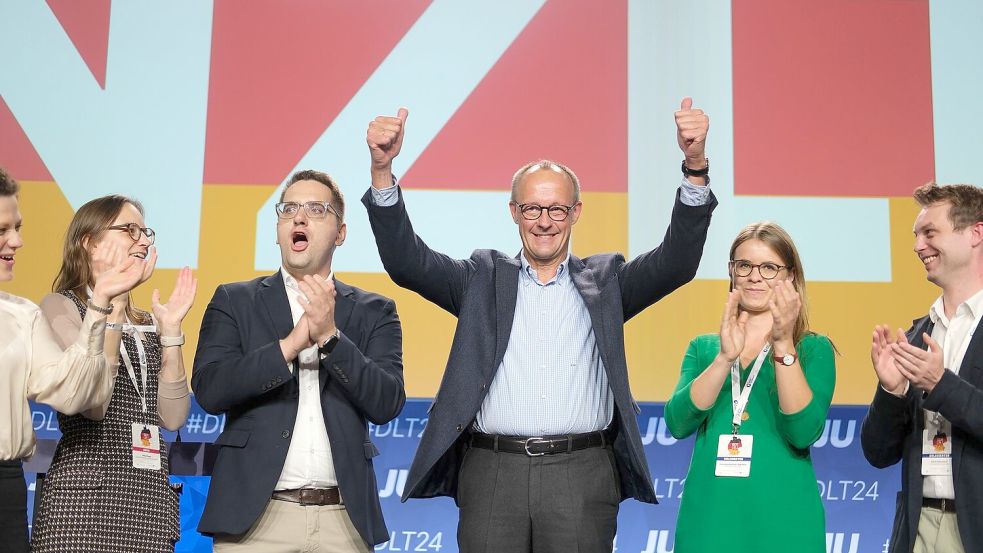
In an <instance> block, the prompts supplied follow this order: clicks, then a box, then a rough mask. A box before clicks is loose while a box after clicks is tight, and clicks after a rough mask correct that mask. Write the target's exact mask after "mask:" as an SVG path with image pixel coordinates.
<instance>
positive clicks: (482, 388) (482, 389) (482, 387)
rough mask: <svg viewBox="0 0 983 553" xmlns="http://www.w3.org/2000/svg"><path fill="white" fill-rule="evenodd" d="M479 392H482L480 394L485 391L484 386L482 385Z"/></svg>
mask: <svg viewBox="0 0 983 553" xmlns="http://www.w3.org/2000/svg"><path fill="white" fill-rule="evenodd" d="M481 391H482V392H484V391H485V385H484V384H482V385H481Z"/></svg>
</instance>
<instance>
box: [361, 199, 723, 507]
mask: <svg viewBox="0 0 983 553" xmlns="http://www.w3.org/2000/svg"><path fill="white" fill-rule="evenodd" d="M370 193H371V190H370V191H369V192H367V193H366V194H365V196H364V197H363V198H362V202H363V203H364V204H365V205H366V206H367V207H368V210H369V222H370V223H371V224H372V231H373V232H374V233H375V239H376V244H377V246H378V248H379V255H380V256H381V258H382V262H383V265H384V266H385V268H386V271H387V272H388V273H389V276H390V277H392V279H393V280H394V281H395V282H396V284H399V285H400V286H403V287H405V288H409V289H411V290H414V291H416V292H417V293H419V294H420V295H422V296H423V297H424V298H426V299H428V300H430V301H432V302H433V303H435V304H437V305H438V306H440V307H442V308H443V309H445V310H447V311H449V312H450V313H451V314H453V315H455V316H457V318H458V323H457V331H456V332H455V335H454V342H453V344H452V345H451V351H450V357H449V359H448V361H447V367H446V369H445V370H444V377H443V381H442V382H441V384H440V390H439V391H438V393H437V397H436V398H435V399H434V403H433V405H432V406H431V407H430V418H429V421H428V422H427V429H426V431H425V432H424V434H423V437H422V439H421V441H420V447H419V449H418V450H417V452H416V456H415V458H414V459H413V465H412V467H411V468H410V473H409V476H408V477H407V483H406V487H405V489H404V492H403V500H404V501H405V500H406V499H407V498H409V497H433V496H438V495H449V496H452V497H455V496H456V492H457V474H458V468H459V463H460V455H461V450H462V447H463V445H464V444H463V442H464V440H462V436H464V435H466V434H467V431H468V430H469V428H470V427H471V424H472V421H473V420H474V418H475V416H476V415H477V413H478V409H479V407H480V406H481V402H482V401H483V399H484V397H485V394H486V393H487V392H488V387H489V385H490V384H491V382H492V379H493V378H494V377H495V372H496V371H497V370H498V367H499V365H500V364H501V363H502V358H503V356H504V355H505V349H506V347H507V346H508V339H509V334H510V332H511V330H512V319H513V318H514V315H515V305H516V295H517V293H518V286H519V268H520V262H519V259H518V258H517V257H514V256H510V255H506V254H504V253H502V252H497V251H492V250H476V251H475V252H474V253H473V254H472V255H471V257H470V258H469V259H463V260H457V259H451V258H450V257H448V256H446V255H443V254H440V253H437V252H435V251H433V250H431V249H430V248H428V247H427V245H426V244H424V243H423V241H422V240H421V239H420V238H419V237H418V236H416V234H415V233H414V232H413V227H412V225H411V224H410V220H409V216H408V215H407V214H406V209H405V207H404V205H403V199H402V193H400V198H399V201H398V203H397V204H396V205H394V206H391V207H381V206H377V205H374V204H373V203H372V202H371V200H370ZM716 203H717V202H716V199H715V198H713V197H712V196H711V197H710V201H709V203H708V204H707V205H704V206H699V207H690V206H686V205H683V204H682V203H681V202H680V201H679V199H678V195H677V199H676V204H675V207H674V208H673V214H672V221H671V223H670V225H669V230H668V231H667V232H666V235H665V238H664V240H663V243H662V245H661V246H659V247H658V248H656V249H655V250H652V251H650V252H647V253H644V254H642V255H640V256H638V257H637V258H635V259H634V260H632V261H631V262H630V263H626V262H625V259H624V257H623V256H622V255H621V254H602V255H595V256H591V257H588V258H586V259H578V258H577V257H574V256H571V258H570V262H569V269H570V277H571V278H572V280H573V283H574V286H576V287H577V290H578V291H579V292H580V295H581V296H582V297H583V299H584V303H585V304H586V306H587V311H588V312H589V313H590V318H591V322H592V324H593V330H594V337H595V339H596V340H597V347H598V350H599V351H600V355H601V359H602V360H603V362H604V368H605V370H606V371H607V376H608V382H609V383H610V386H611V390H612V392H613V394H614V399H615V419H616V420H615V422H614V424H616V425H617V428H618V435H617V438H616V439H615V441H614V452H615V457H616V459H617V464H618V469H619V477H620V480H621V490H622V496H623V497H634V498H636V499H638V500H640V501H646V502H650V503H656V498H655V490H653V488H652V478H651V476H650V475H649V470H648V463H647V462H646V460H645V453H644V451H643V450H642V442H641V437H640V435H639V432H638V421H637V419H636V418H635V417H636V414H637V413H638V412H639V410H638V405H637V404H636V403H635V402H634V400H633V399H632V396H631V391H630V390H629V389H628V367H627V362H626V360H625V337H624V323H625V321H627V320H628V319H630V318H631V317H633V316H635V315H636V314H638V313H639V312H640V311H642V310H643V309H645V308H646V307H648V306H649V305H652V304H653V303H655V302H656V301H657V300H659V299H660V298H662V297H663V296H665V295H666V294H668V293H669V292H672V291H673V290H675V289H676V288H678V287H680V286H682V285H683V284H685V283H686V282H689V281H690V280H692V278H693V277H694V276H695V274H696V269H697V267H698V265H699V263H700V257H701V256H702V254H703V245H704V242H705V241H706V235H707V228H708V227H709V224H710V214H711V212H712V211H713V208H714V207H715V206H716Z"/></svg>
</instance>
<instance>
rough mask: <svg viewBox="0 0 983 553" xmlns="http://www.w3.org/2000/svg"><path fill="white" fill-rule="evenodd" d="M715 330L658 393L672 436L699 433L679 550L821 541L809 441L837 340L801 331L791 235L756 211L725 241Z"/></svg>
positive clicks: (792, 546)
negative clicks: (724, 275) (664, 395)
mask: <svg viewBox="0 0 983 553" xmlns="http://www.w3.org/2000/svg"><path fill="white" fill-rule="evenodd" d="M729 274H730V278H731V291H730V296H729V297H728V299H727V305H726V307H725V308H724V314H723V320H722V321H721V324H720V333H719V334H709V335H704V336H699V337H697V338H694V339H693V341H691V342H690V344H689V349H688V350H687V351H686V355H685V357H684V358H683V364H682V374H681V375H680V378H679V383H678V384H677V385H676V390H675V392H674V393H673V395H672V397H671V398H670V400H669V402H668V403H667V404H666V412H665V419H666V424H667V426H668V427H669V431H670V432H671V433H672V435H673V436H675V437H676V438H685V437H687V436H689V435H691V434H693V433H696V444H695V447H694V449H693V459H692V461H691V463H690V468H689V473H688V475H687V477H686V484H685V492H684V494H683V499H682V502H681V504H680V508H679V518H678V520H677V523H676V541H675V548H674V551H675V552H676V553H693V552H697V553H701V552H708V553H709V552H718V551H755V552H757V553H769V552H779V551H782V552H784V551H796V552H797V553H811V552H815V553H821V552H824V551H826V549H825V545H826V534H825V532H826V530H825V515H824V513H823V506H822V502H821V500H820V497H819V490H818V489H817V487H816V475H815V472H814V471H813V468H812V461H811V458H810V455H809V447H810V446H811V445H812V444H813V442H815V441H816V439H818V438H819V436H820V434H821V433H822V431H823V427H824V425H825V423H826V413H827V411H828V410H829V404H830V402H831V401H832V397H833V386H834V384H835V380H836V369H835V364H834V359H833V353H834V349H833V345H832V343H831V342H830V341H829V339H827V338H826V337H824V336H820V335H818V334H816V333H814V332H812V331H810V330H809V319H808V310H807V306H806V290H805V273H804V272H803V270H802V262H801V261H800V259H799V254H798V252H797V251H796V248H795V244H794V243H793V242H792V239H791V237H790V236H789V235H788V233H786V232H785V230H784V229H782V228H781V227H780V226H778V225H776V224H773V223H768V222H762V223H756V224H752V225H749V226H748V227H745V228H744V229H743V230H742V231H741V232H740V233H739V234H738V236H737V238H736V239H735V240H734V243H733V245H731V248H730V263H729Z"/></svg>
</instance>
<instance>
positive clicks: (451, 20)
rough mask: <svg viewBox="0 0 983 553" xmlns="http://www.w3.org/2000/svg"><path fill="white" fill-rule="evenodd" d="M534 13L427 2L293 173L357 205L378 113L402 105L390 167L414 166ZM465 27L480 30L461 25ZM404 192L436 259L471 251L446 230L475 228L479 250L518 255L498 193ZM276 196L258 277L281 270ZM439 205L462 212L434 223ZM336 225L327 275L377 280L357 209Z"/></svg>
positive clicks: (515, 2) (525, 4) (536, 4)
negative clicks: (330, 184) (344, 228)
mask: <svg viewBox="0 0 983 553" xmlns="http://www.w3.org/2000/svg"><path fill="white" fill-rule="evenodd" d="M542 5H543V0H536V1H525V0H508V1H499V2H489V1H486V0H467V1H462V0H436V1H435V2H434V3H433V4H431V5H430V7H428V8H427V10H426V11H425V12H424V13H423V15H422V16H420V18H419V19H418V20H417V21H416V23H415V24H414V25H413V27H412V28H411V29H410V30H409V31H408V32H407V33H406V35H405V36H404V37H403V38H402V40H400V41H399V43H398V44H397V45H396V47H395V48H393V51H392V52H390V53H389V56H387V57H386V59H385V60H383V62H382V63H381V64H380V65H379V67H378V68H377V69H376V70H375V72H374V73H373V74H372V75H371V76H370V77H369V79H368V80H367V81H366V82H365V84H364V85H363V86H362V88H361V89H360V90H359V91H358V92H357V93H356V94H355V96H354V97H352V100H351V101H350V102H349V103H348V105H346V106H345V107H344V109H342V110H341V112H340V113H339V114H338V117H337V118H335V120H334V121H333V122H332V123H331V125H330V126H329V127H328V128H327V129H326V130H325V131H324V134H322V135H321V136H320V138H318V140H317V142H316V143H315V144H314V145H313V146H312V147H311V149H310V150H309V151H308V152H307V154H305V155H304V157H303V158H302V159H301V160H300V163H298V164H297V167H295V168H294V170H297V169H301V168H315V169H320V170H324V171H327V172H328V173H330V174H331V176H332V177H334V178H335V180H337V181H338V183H340V186H341V189H342V193H344V194H345V197H346V198H348V202H349V203H350V204H354V203H356V202H357V201H358V200H359V199H360V198H361V197H362V194H364V193H365V190H367V189H368V187H369V169H368V167H369V151H368V147H367V146H366V145H365V138H364V137H365V129H366V127H367V126H368V124H369V121H371V120H372V118H374V117H375V116H377V115H380V114H382V113H391V114H393V115H395V113H396V110H397V109H398V108H399V107H400V106H408V107H409V108H410V109H411V111H412V113H411V114H410V120H411V121H412V128H411V130H410V131H408V132H407V135H406V142H404V143H403V149H402V152H401V153H400V155H399V157H398V158H397V159H396V161H397V164H399V165H401V166H403V167H409V166H411V165H413V162H415V161H416V159H417V158H418V157H419V156H420V155H421V154H422V153H423V151H424V150H426V148H427V146H428V145H429V144H430V142H431V141H432V140H433V139H434V137H436V136H437V134H438V133H439V132H440V130H441V129H442V128H443V127H444V125H445V124H446V123H447V121H448V120H449V119H450V118H451V116H453V115H454V112H456V111H457V109H458V108H459V107H460V106H461V104H463V103H464V101H465V100H466V99H467V98H468V96H469V95H470V94H471V92H472V91H473V90H474V88H475V87H476V86H477V85H478V83H479V82H481V80H482V79H483V78H484V77H485V75H486V74H487V73H488V71H489V70H491V68H492V67H493V66H494V65H495V64H496V63H497V62H498V60H499V58H500V57H501V56H502V54H503V53H505V50H506V49H507V48H508V47H509V46H510V45H511V44H512V42H513V41H514V40H515V39H516V37H518V36H519V34H520V33H521V32H522V30H523V29H524V28H525V26H526V25H527V24H528V23H529V21H530V20H531V19H532V18H533V16H534V15H535V14H536V12H537V11H539V8H540V7H542ZM474 21H480V22H481V23H480V24H479V25H473V24H468V23H465V22H474ZM387 110H388V111H387ZM403 172H405V170H404V171H403ZM503 187H504V185H503ZM403 192H404V196H405V198H406V199H407V201H408V202H411V203H412V204H413V208H412V209H413V212H414V214H415V217H414V219H413V224H414V227H415V229H416V232H417V233H418V234H420V235H421V236H425V237H427V240H428V243H429V245H430V246H431V247H433V248H434V249H436V250H439V251H442V252H444V253H447V254H448V255H451V256H455V257H467V256H469V255H470V254H471V250H473V249H474V246H475V245H474V244H473V243H471V238H472V236H471V235H469V234H466V233H465V234H461V233H449V232H447V229H448V228H477V229H481V233H482V240H483V242H484V243H483V244H482V247H493V248H500V249H503V250H506V251H507V250H509V249H516V248H517V243H516V240H515V225H513V224H512V221H511V220H510V219H509V218H508V217H507V215H506V213H507V211H506V205H507V204H508V200H509V192H508V191H507V190H503V191H502V192H469V191H450V190H404V191H403ZM279 196H280V191H279V190H277V191H276V192H275V193H274V194H273V196H271V197H270V199H269V200H268V201H267V202H266V203H265V204H263V207H261V208H260V211H259V213H258V214H257V217H256V269H257V270H273V269H276V268H277V267H279V266H280V252H279V250H278V249H277V248H276V247H274V246H273V240H271V237H272V236H273V234H274V232H275V229H276V214H275V212H274V210H273V205H274V204H275V203H276V202H277V199H278V198H279ZM448 203H455V204H457V203H459V204H461V205H467V206H468V210H467V212H464V211H461V210H441V211H440V215H439V216H428V210H430V211H433V212H436V210H437V209H438V208H439V207H440V206H444V205H447V204H448ZM345 222H346V223H347V224H348V239H347V241H346V242H345V245H344V249H343V250H342V251H343V255H338V256H335V259H334V262H333V268H334V270H336V271H351V272H382V271H383V268H382V262H381V261H379V256H378V253H377V250H376V246H375V241H374V240H373V238H372V231H371V229H370V228H369V223H368V217H367V216H366V214H365V210H364V209H362V208H361V207H359V206H355V208H354V209H349V210H347V213H346V218H345Z"/></svg>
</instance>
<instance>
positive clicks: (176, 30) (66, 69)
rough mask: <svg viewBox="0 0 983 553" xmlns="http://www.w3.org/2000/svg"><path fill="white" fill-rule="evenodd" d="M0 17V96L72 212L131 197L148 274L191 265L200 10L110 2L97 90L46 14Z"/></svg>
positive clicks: (22, 10) (26, 8)
mask: <svg viewBox="0 0 983 553" xmlns="http://www.w3.org/2000/svg"><path fill="white" fill-rule="evenodd" d="M0 12H2V13H0V66H2V67H3V70H2V71H0V94H2V95H3V99H4V101H5V102H6V103H7V105H8V106H9V107H10V110H11V111H12V112H13V114H14V116H15V117H16V118H17V121H18V122H19V123H20V125H21V127H23V129H24V132H25V133H26V134H27V136H28V138H29V139H30V141H31V143H32V144H33V145H34V147H35V149H36V150H37V152H38V154H39V155H40V156H41V159H42V160H43V161H44V164H45V166H46V167H47V168H48V171H49V172H50V173H51V175H52V176H53V177H54V179H55V181H57V183H58V185H59V186H60V187H61V190H62V192H63V193H64V194H65V196H66V197H67V198H68V201H69V202H70V203H71V205H72V207H73V208H75V209H78V207H79V206H81V205H82V204H83V203H85V202H86V201H88V200H91V199H93V198H95V197H97V196H102V195H106V194H113V193H122V194H126V195H129V196H133V197H134V198H137V199H139V200H140V201H141V202H142V203H143V204H144V206H145V207H146V209H147V216H148V220H147V224H148V226H151V227H153V228H154V229H155V230H157V232H158V239H157V245H158V246H159V247H160V258H159V261H158V262H157V266H158V267H163V268H174V267H181V266H183V265H191V266H195V265H197V259H198V236H199V226H200V225H199V221H200V215H201V185H202V182H201V179H202V173H203V167H204V156H205V120H206V117H205V114H206V110H207V105H208V74H209V57H210V55H211V38H212V2H211V1H210V0H202V1H196V2H156V3H144V2H113V4H112V17H111V19H110V26H109V51H108V54H107V55H108V62H107V66H106V89H105V90H102V89H101V88H99V84H98V83H97V82H96V80H95V78H94V77H93V76H92V73H91V72H90V71H89V69H88V67H87V66H86V65H85V62H84V61H83V60H82V58H81V56H80V55H79V53H78V51H77V50H76V48H75V46H74V45H73V44H72V42H71V40H70V39H69V38H68V36H67V35H66V33H65V31H64V29H63V28H62V27H61V25H60V24H59V22H58V20H57V18H56V17H55V15H54V14H53V13H52V12H51V9H50V8H49V7H48V4H47V3H45V2H37V1H34V0H5V1H4V3H3V7H2V10H0ZM177 214H181V215H180V216H177Z"/></svg>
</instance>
